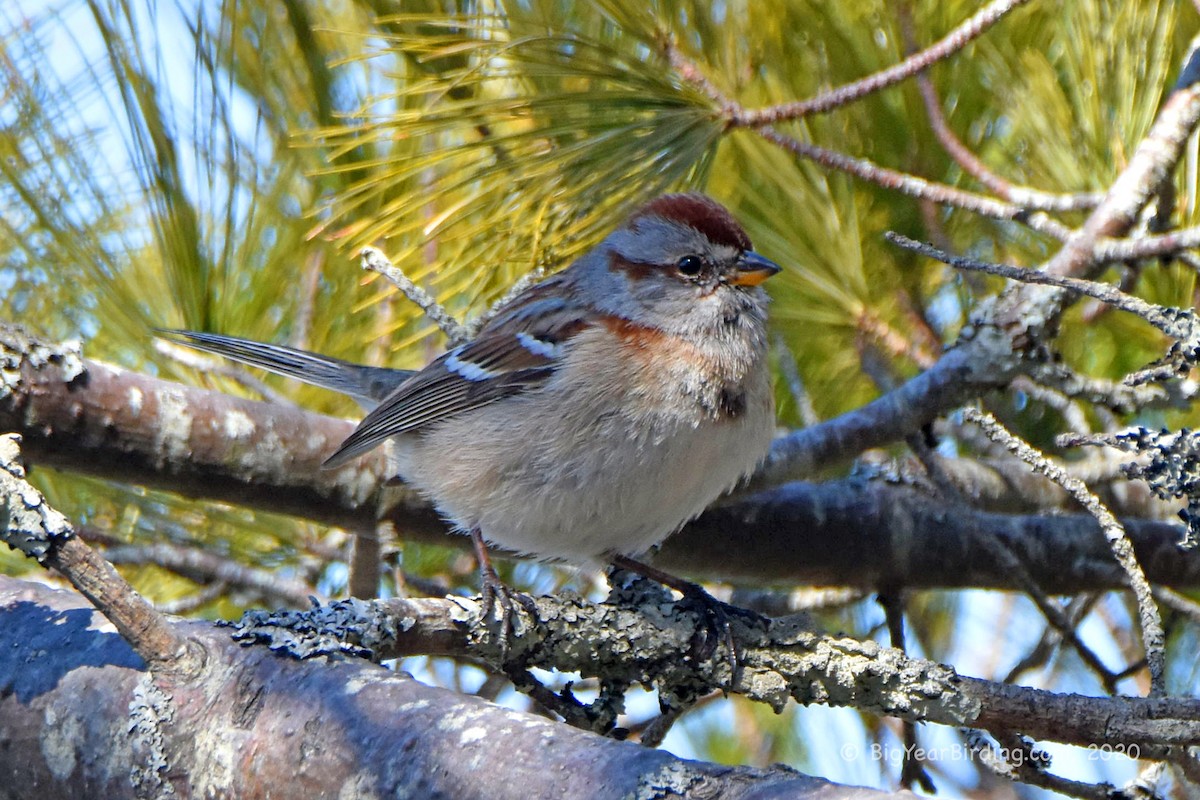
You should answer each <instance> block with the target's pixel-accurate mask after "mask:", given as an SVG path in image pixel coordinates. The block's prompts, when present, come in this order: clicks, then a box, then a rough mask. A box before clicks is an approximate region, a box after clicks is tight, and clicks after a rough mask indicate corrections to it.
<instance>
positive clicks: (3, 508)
mask: <svg viewBox="0 0 1200 800" xmlns="http://www.w3.org/2000/svg"><path fill="white" fill-rule="evenodd" d="M19 445H20V437H19V436H15V435H13V434H5V435H2V436H0V541H3V542H4V543H5V544H7V545H8V546H10V547H12V548H13V549H14V550H19V551H20V552H22V553H24V554H25V555H27V556H29V557H30V558H34V559H37V561H38V563H40V564H42V565H43V566H47V567H50V568H52V569H54V570H57V571H58V572H60V573H62V575H63V576H64V577H65V578H66V579H67V580H69V581H70V582H71V585H72V586H74V587H75V588H76V589H78V590H79V592H80V593H81V594H83V595H84V596H85V597H86V598H87V599H88V600H90V601H91V602H92V604H93V605H95V606H96V608H98V609H99V610H100V611H102V612H104V615H105V616H106V617H108V619H109V621H110V622H112V624H113V625H115V626H116V627H117V630H119V631H120V632H121V635H122V636H124V637H125V639H126V640H127V641H128V642H129V643H130V645H131V646H132V647H133V649H134V650H135V651H137V654H138V655H139V656H141V657H142V658H143V659H144V660H145V661H146V663H147V664H149V666H150V668H151V669H152V670H170V671H186V670H189V669H193V668H194V667H195V666H196V665H195V661H194V659H195V653H194V652H193V651H192V648H190V647H189V646H188V643H187V642H186V641H185V640H184V638H183V637H181V636H180V635H179V634H178V633H177V632H176V631H175V629H173V628H172V627H171V626H169V625H167V624H166V622H165V620H164V619H163V617H162V615H161V614H159V613H158V612H157V611H155V609H154V607H153V606H151V605H150V604H149V603H147V602H146V601H145V599H143V598H142V596H141V595H139V594H138V593H137V592H135V591H134V590H133V587H131V586H130V585H129V584H128V583H126V582H125V579H124V578H122V577H121V576H120V575H119V574H117V571H116V570H115V569H113V567H112V564H109V563H108V562H107V561H105V560H104V559H102V558H100V556H98V555H97V554H96V552H95V551H94V550H92V548H90V547H88V546H87V545H86V544H84V543H83V541H82V540H80V539H79V537H77V536H76V535H75V531H74V528H73V527H72V526H71V523H70V522H68V521H67V519H66V517H64V516H63V515H62V514H60V513H59V512H58V511H56V510H55V509H53V508H51V507H50V506H49V504H47V503H46V498H45V497H43V496H42V493H41V492H39V491H38V490H37V489H35V488H34V487H33V486H31V485H29V483H27V482H26V481H25V470H24V467H23V466H22V465H21V462H20V456H21V453H20V449H19Z"/></svg>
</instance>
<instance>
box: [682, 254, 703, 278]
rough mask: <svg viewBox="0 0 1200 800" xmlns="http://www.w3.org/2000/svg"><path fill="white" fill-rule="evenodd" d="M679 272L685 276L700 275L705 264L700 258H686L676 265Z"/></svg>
mask: <svg viewBox="0 0 1200 800" xmlns="http://www.w3.org/2000/svg"><path fill="white" fill-rule="evenodd" d="M675 266H676V268H678V270H679V272H680V273H681V274H683V275H687V276H689V277H690V276H692V275H699V274H700V270H702V269H704V262H703V261H702V260H701V259H700V257H699V256H684V257H683V258H681V259H679V263H678V264H676V265H675Z"/></svg>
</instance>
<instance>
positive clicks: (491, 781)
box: [0, 577, 888, 800]
mask: <svg viewBox="0 0 1200 800" xmlns="http://www.w3.org/2000/svg"><path fill="white" fill-rule="evenodd" d="M173 624H174V626H175V628H176V629H177V630H178V631H179V632H180V633H181V634H184V635H186V636H187V637H188V638H189V639H190V640H191V641H192V642H193V643H194V645H195V646H196V647H198V648H199V649H200V650H201V651H202V652H203V664H204V667H203V669H202V670H201V671H200V672H199V673H196V674H194V675H192V676H190V677H187V678H179V677H164V676H161V675H153V676H152V675H151V674H150V673H147V672H146V671H145V669H144V664H143V662H142V661H141V659H140V658H139V657H138V656H137V655H136V654H135V653H134V652H133V651H132V650H131V649H130V648H129V646H128V644H126V643H125V641H124V640H123V639H121V637H119V636H118V635H117V634H116V633H115V631H114V629H113V628H112V627H111V626H110V625H109V624H108V623H107V622H106V621H105V620H104V619H103V618H102V617H100V616H99V614H97V613H96V612H94V611H93V610H92V609H90V608H88V607H87V606H85V605H84V604H83V602H82V599H81V598H79V597H78V596H77V595H74V594H71V593H67V592H56V591H52V590H50V589H47V588H46V587H44V586H40V585H36V584H32V583H27V582H22V581H17V580H13V579H11V578H3V577H0V775H2V776H3V780H0V798H14V800H15V798H26V797H30V796H35V795H36V796H38V797H46V798H89V799H90V798H97V797H103V798H105V799H106V800H120V799H121V798H134V797H137V798H145V797H154V798H165V797H172V796H174V797H179V798H187V797H238V798H243V799H244V800H253V798H267V797H305V798H322V797H324V798H339V800H354V798H363V799H364V800H365V799H366V798H378V797H421V798H454V799H455V800H469V799H470V798H488V800H505V798H514V800H516V799H518V798H519V800H533V799H535V798H561V797H587V798H596V799H597V800H603V799H604V798H614V800H615V799H616V798H654V797H664V796H671V797H681V798H682V797H692V798H701V797H722V798H732V799H736V798H748V797H754V798H764V799H765V798H785V797H786V798H805V797H814V798H815V797H821V798H863V799H864V800H866V798H875V797H886V796H888V795H886V794H884V793H881V792H876V791H872V790H867V789H860V788H855V787H846V786H839V785H836V784H831V783H829V782H827V781H823V780H820V779H817V778H811V777H808V776H805V775H801V774H799V773H797V772H795V771H793V770H790V769H787V768H785V767H776V768H771V769H753V768H747V767H725V766H719V765H716V764H707V763H702V762H696V761H686V760H683V759H679V758H676V757H674V756H672V755H670V754H668V753H665V752H662V751H659V750H652V749H649V748H646V747H642V746H640V745H635V744H631V743H624V742H617V741H613V740H611V739H606V738H603V737H600V736H596V735H594V734H590V733H585V732H583V731H579V730H574V729H571V728H567V727H566V726H563V725H561V724H557V723H554V722H550V721H548V720H546V719H543V718H540V717H535V716H532V715H529V714H523V713H519V712H516V711H510V710H507V709H503V708H500V707H498V706H495V705H492V704H490V703H487V702H484V701H482V700H479V699H477V698H473V697H464V696H462V695H459V694H456V693H454V692H451V691H448V690H445V689H437V688H432V687H429V686H425V685H423V684H421V683H419V682H417V681H415V680H413V679H412V678H411V677H408V676H407V675H404V674H398V673H395V672H390V671H388V670H386V669H384V668H382V667H378V666H375V665H373V664H370V663H368V662H366V661H362V660H360V659H346V658H339V657H335V658H322V659H315V660H309V661H297V660H295V659H293V658H290V657H287V656H280V655H276V654H275V653H273V652H271V651H269V650H267V649H266V648H262V647H252V648H246V647H242V646H240V645H237V644H236V643H234V642H233V641H232V640H230V638H229V632H228V631H227V630H220V629H216V628H214V627H213V626H211V625H209V624H206V623H198V622H191V623H185V622H177V623H173Z"/></svg>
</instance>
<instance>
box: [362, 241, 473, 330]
mask: <svg viewBox="0 0 1200 800" xmlns="http://www.w3.org/2000/svg"><path fill="white" fill-rule="evenodd" d="M359 255H360V256H361V258H362V266H363V269H365V270H369V271H371V272H378V273H379V274H380V275H383V276H384V277H385V278H387V279H388V280H389V281H391V282H392V285H393V286H395V287H396V288H397V289H399V290H400V292H401V293H402V294H403V295H404V296H405V297H407V298H408V299H409V300H411V301H413V303H415V304H416V305H417V307H418V308H420V309H421V310H422V311H423V312H425V316H427V317H429V319H430V320H432V321H433V323H434V324H436V325H437V326H438V327H439V328H441V329H442V333H444V334H446V338H447V339H449V340H450V345H451V346H452V347H453V346H456V345H460V344H463V343H464V342H466V341H468V340H469V339H470V338H471V333H470V330H469V329H468V328H467V327H466V326H464V325H463V324H462V323H460V322H459V321H458V320H457V319H455V318H454V315H453V314H451V313H450V312H449V311H447V310H446V308H445V306H443V305H442V304H441V303H439V302H438V301H437V300H436V299H434V297H433V296H432V295H431V294H429V292H427V291H425V290H424V289H422V288H421V287H420V286H417V285H416V284H415V283H413V282H412V279H410V278H409V277H408V276H407V275H405V274H404V272H403V271H401V269H400V268H399V267H397V266H396V265H395V264H393V263H392V262H391V260H390V259H389V258H388V257H387V256H385V255H384V254H383V251H381V250H379V249H377V248H374V247H364V248H363V249H362V251H361V252H360V253H359Z"/></svg>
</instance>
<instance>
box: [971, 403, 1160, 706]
mask: <svg viewBox="0 0 1200 800" xmlns="http://www.w3.org/2000/svg"><path fill="white" fill-rule="evenodd" d="M963 416H964V418H965V419H966V420H967V421H968V422H972V423H974V424H976V425H978V426H979V427H980V428H982V429H983V431H984V433H986V434H987V436H988V438H990V439H992V440H993V441H996V442H999V443H1001V444H1003V445H1004V446H1005V447H1006V448H1008V450H1009V451H1010V452H1011V453H1012V454H1013V455H1015V456H1017V457H1018V458H1020V459H1021V460H1022V461H1024V462H1026V463H1027V464H1029V465H1030V466H1031V467H1033V468H1034V469H1035V470H1037V471H1038V472H1041V473H1042V474H1043V475H1046V476H1047V477H1048V478H1050V479H1051V480H1053V481H1054V482H1055V483H1057V484H1059V485H1060V486H1062V487H1063V488H1064V489H1066V490H1067V491H1068V492H1070V493H1071V494H1072V495H1073V496H1074V497H1075V499H1076V500H1077V501H1078V502H1079V504H1080V505H1081V506H1083V507H1084V508H1085V509H1087V511H1088V513H1090V514H1091V515H1092V516H1094V517H1095V518H1096V521H1097V522H1099V523H1100V527H1101V528H1102V529H1103V530H1104V536H1105V538H1106V539H1108V543H1109V546H1110V547H1111V548H1112V551H1113V555H1114V556H1116V558H1117V561H1118V562H1119V563H1120V565H1121V568H1122V569H1124V570H1125V574H1126V575H1128V577H1129V585H1130V587H1131V588H1132V589H1133V594H1134V597H1136V598H1137V604H1138V617H1139V619H1140V622H1141V626H1142V644H1143V646H1144V647H1145V651H1146V661H1147V663H1148V664H1149V666H1150V696H1151V697H1161V696H1163V695H1164V694H1166V686H1165V684H1164V680H1165V662H1164V654H1163V650H1164V647H1165V643H1166V635H1165V634H1164V633H1163V628H1162V617H1161V616H1160V615H1159V613H1158V606H1157V605H1156V604H1155V602H1154V596H1153V593H1152V592H1151V590H1150V582H1149V581H1147V580H1146V573H1145V572H1143V571H1142V567H1141V564H1139V563H1138V560H1137V556H1136V555H1135V554H1134V552H1133V545H1132V543H1131V542H1130V541H1129V537H1128V536H1127V535H1126V534H1125V529H1124V528H1123V527H1122V526H1121V523H1120V522H1118V521H1117V518H1116V517H1115V516H1113V514H1112V512H1111V511H1109V510H1108V508H1107V507H1105V505H1104V504H1103V503H1102V502H1100V498H1098V497H1096V496H1095V495H1094V494H1092V492H1091V491H1090V490H1089V489H1088V488H1087V486H1085V485H1084V484H1083V481H1081V480H1079V479H1078V478H1075V477H1072V476H1071V475H1068V474H1067V472H1066V471H1065V470H1064V469H1063V468H1062V467H1059V466H1057V465H1055V464H1053V463H1051V462H1050V460H1049V459H1047V458H1046V457H1045V456H1044V455H1043V454H1042V453H1040V452H1038V451H1037V450H1035V449H1034V448H1033V447H1031V446H1030V445H1029V444H1028V443H1026V442H1024V441H1022V440H1021V439H1018V438H1017V437H1016V436H1013V435H1012V434H1011V433H1010V432H1009V431H1008V430H1006V429H1005V428H1004V426H1003V425H1001V424H1000V423H999V422H998V421H997V420H996V418H995V417H993V416H992V415H991V414H988V413H986V412H982V411H979V410H977V409H974V408H966V409H963Z"/></svg>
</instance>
